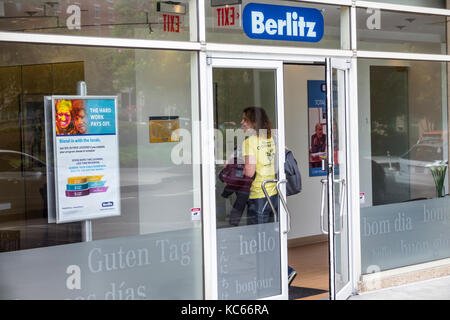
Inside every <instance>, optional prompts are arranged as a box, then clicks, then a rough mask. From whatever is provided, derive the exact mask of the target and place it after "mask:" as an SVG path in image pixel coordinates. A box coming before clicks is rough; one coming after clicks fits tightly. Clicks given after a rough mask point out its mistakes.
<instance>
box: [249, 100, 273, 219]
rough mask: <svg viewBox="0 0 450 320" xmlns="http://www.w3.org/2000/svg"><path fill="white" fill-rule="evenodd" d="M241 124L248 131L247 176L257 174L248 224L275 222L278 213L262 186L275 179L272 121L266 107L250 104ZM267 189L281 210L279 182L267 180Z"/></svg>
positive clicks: (251, 194)
mask: <svg viewBox="0 0 450 320" xmlns="http://www.w3.org/2000/svg"><path fill="white" fill-rule="evenodd" d="M241 127H242V130H244V132H245V133H246V134H249V137H248V138H247V139H246V140H245V141H244V142H243V144H242V154H243V156H244V161H245V164H244V175H245V176H246V177H253V176H255V178H254V180H253V183H252V185H251V187H250V195H249V200H248V202H247V224H257V223H267V222H272V221H274V214H276V213H274V212H272V208H271V206H270V204H269V202H268V201H267V198H266V196H265V194H264V192H263V190H262V186H261V184H262V183H263V181H265V180H272V179H275V155H276V147H275V142H274V140H273V137H272V123H271V122H270V119H269V117H268V116H267V114H266V112H265V111H264V109H262V108H259V107H248V108H246V109H244V111H243V114H242V121H241ZM266 190H267V193H268V195H269V197H270V200H271V202H272V204H273V206H274V209H275V210H278V209H277V208H278V193H277V189H276V184H275V183H267V184H266Z"/></svg>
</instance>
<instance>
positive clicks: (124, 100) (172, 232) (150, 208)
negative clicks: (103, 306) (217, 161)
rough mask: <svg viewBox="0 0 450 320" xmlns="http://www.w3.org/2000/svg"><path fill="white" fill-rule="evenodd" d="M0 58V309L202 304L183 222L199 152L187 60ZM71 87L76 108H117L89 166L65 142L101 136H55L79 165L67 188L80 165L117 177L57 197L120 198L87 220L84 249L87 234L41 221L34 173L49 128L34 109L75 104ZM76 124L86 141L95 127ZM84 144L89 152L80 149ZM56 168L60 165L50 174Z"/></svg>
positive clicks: (134, 55)
mask: <svg viewBox="0 0 450 320" xmlns="http://www.w3.org/2000/svg"><path fill="white" fill-rule="evenodd" d="M0 46H1V50H0V144H1V146H0V190H1V193H0V194H1V195H0V198H1V199H0V289H1V290H0V298H2V299H66V298H67V299H202V297H203V275H202V263H203V261H202V231H201V230H202V226H201V219H199V217H198V216H195V217H194V214H193V212H194V211H193V210H192V209H193V208H200V207H201V204H200V201H201V200H200V195H201V186H200V170H199V166H200V165H199V163H198V162H197V160H196V159H195V158H194V157H195V155H194V153H193V152H191V149H192V148H194V147H195V145H196V144H197V145H198V141H199V140H198V133H197V132H196V131H195V129H194V128H195V125H194V124H195V122H196V121H198V113H199V112H198V102H197V98H198V97H197V94H198V93H197V84H196V81H197V66H196V65H194V63H195V62H192V61H196V59H195V57H196V53H193V52H178V51H164V50H133V49H122V48H86V47H76V46H62V45H60V46H56V45H55V46H50V45H28V44H10V43H2V44H1V45H0ZM79 81H84V82H85V84H86V87H87V95H88V96H112V97H115V99H116V101H117V105H116V107H115V112H116V114H117V122H118V144H119V147H118V150H117V149H116V151H115V152H112V153H111V154H110V155H108V156H107V157H105V158H103V159H102V158H96V159H92V158H90V157H89V155H86V153H87V152H88V151H86V152H84V151H83V152H82V151H77V150H81V148H79V147H77V148H75V147H74V146H75V142H77V141H84V142H85V140H86V139H87V140H89V139H92V138H95V139H97V138H98V139H103V138H101V136H99V137H100V138H99V137H97V136H93V135H83V134H81V133H73V132H72V133H68V134H69V135H67V137H69V138H70V139H72V141H70V143H68V145H67V146H68V147H69V148H68V149H67V150H71V152H72V153H75V154H76V158H77V159H78V158H79V159H78V160H76V161H78V162H79V163H81V164H82V165H80V166H79V167H78V169H79V170H80V172H81V173H77V174H76V175H77V176H82V175H83V172H84V173H87V172H88V171H89V172H90V171H92V170H94V167H91V168H90V169H86V168H87V166H89V165H91V163H98V164H99V165H100V168H101V167H103V164H105V163H107V160H111V159H113V158H116V159H117V160H118V161H119V162H118V163H119V166H120V167H119V168H112V169H114V170H115V169H119V170H118V171H119V177H113V176H111V175H110V176H109V178H108V175H107V174H108V173H107V172H106V171H101V170H100V171H99V173H98V174H99V175H102V174H103V175H105V176H104V177H103V179H101V181H96V180H89V181H94V182H93V183H94V184H95V185H90V184H89V183H91V182H89V183H87V182H85V181H81V178H80V177H78V178H77V179H75V177H72V180H73V181H72V183H71V182H70V181H69V183H68V184H67V188H68V189H67V190H69V191H67V192H68V193H70V192H72V193H73V194H74V196H79V198H78V199H79V200H78V202H77V203H78V205H83V204H87V203H89V202H90V201H91V202H92V203H94V202H95V201H98V200H96V199H100V198H99V197H100V196H99V194H100V193H95V192H94V193H92V192H90V193H89V195H85V194H78V195H76V192H77V191H76V190H79V189H76V188H77V186H80V184H77V183H81V184H83V182H85V184H89V191H91V189H96V190H97V191H98V192H105V194H106V193H107V192H108V190H115V192H117V193H119V195H120V216H116V217H108V218H101V219H96V220H91V221H92V227H91V229H92V233H91V236H92V241H84V239H85V238H84V236H83V234H84V233H89V230H88V228H87V225H86V224H85V223H84V222H83V221H77V222H71V223H59V224H56V223H54V221H51V219H49V218H50V217H51V216H54V215H55V212H54V208H55V203H54V202H52V201H54V198H53V197H51V194H48V192H47V190H51V188H48V187H49V185H50V186H51V185H53V186H54V184H55V179H54V178H52V177H48V176H47V170H46V169H47V168H49V167H51V161H50V163H49V162H48V161H47V160H48V158H47V157H46V154H47V153H48V152H50V150H51V144H49V140H46V135H47V134H48V133H49V132H48V130H49V128H51V127H49V123H48V121H47V122H46V118H45V115H44V105H45V100H44V99H45V98H44V97H46V96H55V95H64V96H67V95H68V96H76V97H79V95H78V93H77V83H78V82H79ZM51 108H52V107H51ZM92 108H93V109H95V108H94V107H92ZM100 108H102V107H101V106H100V107H99V109H100ZM66 109H67V115H66V117H67V118H65V119H72V120H68V121H67V122H69V125H68V126H66V127H69V126H72V127H73V128H75V127H76V128H77V129H79V126H78V125H77V123H76V122H75V121H76V119H78V118H77V114H75V113H74V112H75V102H73V103H72V105H71V107H67V108H66ZM63 111H64V110H63V108H62V107H61V109H60V110H59V111H58V116H59V112H61V114H62V113H63ZM85 111H86V108H85ZM55 112H57V110H55ZM87 112H88V118H87V121H86V119H85V123H87V125H88V127H89V128H90V129H89V130H91V129H92V128H93V127H95V126H96V125H97V122H96V121H97V120H102V119H100V118H98V117H94V116H95V112H96V111H92V110H91V109H89V110H88V111H87ZM92 112H94V116H92V114H93V113H92ZM105 112H106V111H105ZM78 115H80V113H78ZM61 117H62V116H61ZM61 119H62V118H61ZM94 120H95V121H94ZM103 120H104V119H103ZM103 120H102V121H103ZM60 121H62V120H60ZM72 121H73V122H72ZM61 123H62V122H61ZM73 124H74V125H73ZM102 125H105V123H104V122H102ZM152 125H156V127H157V128H156V129H153V127H152ZM56 126H58V128H59V124H58V122H56ZM158 126H159V127H158ZM62 127H63V126H61V128H62ZM197 127H198V126H197ZM55 128H56V127H55ZM80 128H81V126H80ZM74 130H75V129H74ZM80 130H81V129H80ZM89 132H90V131H89ZM89 132H88V133H89ZM50 136H51V135H50ZM105 137H106V136H105ZM78 139H81V140H78ZM95 139H94V140H95ZM104 139H106V138H104ZM167 139H170V140H167ZM75 140H76V141H75ZM101 141H106V140H101ZM170 141H172V142H170ZM95 143H96V141H92V142H91V141H90V140H89V143H86V146H85V147H86V148H88V147H90V146H92V145H95V146H97V145H96V144H95ZM105 146H106V143H105V144H104V145H103V147H105ZM97 147H98V148H99V149H101V148H102V145H101V144H99V145H98V146H97ZM197 147H198V146H197ZM54 149H55V150H54V152H59V153H62V152H60V150H62V149H56V147H55V148H54ZM74 150H75V151H74ZM86 150H89V149H86ZM89 152H91V151H89ZM74 157H75V155H74ZM50 159H51V158H50ZM91 160H92V161H94V160H95V161H94V162H90V161H91ZM84 165H85V166H86V167H83V166H84ZM66 167H67V164H66V163H61V164H60V165H58V168H57V169H58V170H63V169H64V168H66ZM97 168H98V167H97V166H95V170H97ZM91 169H92V170H91ZM64 170H65V169H64ZM68 170H74V172H75V171H76V170H75V169H73V168H72V167H69V168H68ZM102 172H103V173H102ZM105 172H106V173H105ZM63 173H65V172H63ZM74 175H75V174H74ZM98 177H100V176H98ZM116 178H119V179H117V181H119V182H118V183H117V184H116V185H115V184H114V183H112V181H115V179H116ZM74 179H75V180H77V181H78V180H79V181H81V182H76V181H74ZM85 180H86V179H85ZM65 183H67V182H64V187H65ZM101 183H103V184H101ZM69 184H70V185H69ZM69 187H70V188H71V189H69ZM107 187H108V188H109V189H107ZM101 188H104V189H102V190H100V189H101ZM70 190H72V191H70ZM83 190H84V189H83ZM59 195H60V194H59ZM70 195H72V194H70ZM70 195H68V194H67V193H66V196H67V197H69V196H70ZM63 200H64V201H66V200H67V199H65V198H64V199H62V198H61V197H60V198H59V201H63ZM111 205H112V203H109V202H103V203H102V207H105V208H108V207H109V206H111ZM52 208H53V209H52ZM63 209H66V208H63ZM73 209H75V207H74V208H73ZM69 213H70V212H69ZM69 213H68V214H69ZM85 213H86V214H89V212H85ZM26 249H29V250H26ZM42 288H45V290H42ZM80 288H81V289H80ZM74 289H77V290H74Z"/></svg>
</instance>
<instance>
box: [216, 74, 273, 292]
mask: <svg viewBox="0 0 450 320" xmlns="http://www.w3.org/2000/svg"><path fill="white" fill-rule="evenodd" d="M213 85H214V115H215V116H214V121H215V129H216V147H215V152H216V176H217V180H216V219H217V228H218V230H217V259H218V260H217V264H218V280H219V283H218V287H219V299H257V298H263V297H268V296H273V295H278V294H281V277H280V272H281V269H280V262H281V258H280V234H279V219H278V216H276V215H274V213H273V211H272V209H271V206H270V203H269V202H268V201H267V199H266V197H265V195H264V192H263V190H262V188H261V184H262V182H263V181H265V180H270V179H275V178H276V176H277V174H276V172H277V167H278V165H277V146H276V143H275V142H276V129H277V127H276V120H277V118H276V105H277V104H276V72H275V70H258V69H227V68H215V69H213ZM266 188H267V193H268V195H269V196H270V199H271V201H272V204H273V206H274V209H275V210H277V211H278V207H279V206H278V194H277V191H276V188H275V184H274V183H268V184H267V185H266Z"/></svg>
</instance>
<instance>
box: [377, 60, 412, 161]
mask: <svg viewBox="0 0 450 320" xmlns="http://www.w3.org/2000/svg"><path fill="white" fill-rule="evenodd" d="M370 103H371V106H370V110H371V114H370V118H371V138H372V155H373V156H386V153H387V151H389V152H390V154H391V155H397V156H398V155H401V154H403V153H404V152H406V151H407V150H408V148H409V143H408V133H409V127H408V125H407V123H408V118H407V117H408V113H409V112H408V111H409V109H408V73H407V69H406V68H395V67H384V66H371V67H370ZM402 124H403V125H402Z"/></svg>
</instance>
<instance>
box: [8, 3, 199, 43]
mask: <svg viewBox="0 0 450 320" xmlns="http://www.w3.org/2000/svg"><path fill="white" fill-rule="evenodd" d="M196 11H197V10H196V1H194V0H182V1H179V2H172V1H156V0H135V1H128V0H108V1H90V0H68V1H48V2H44V1H35V0H20V1H1V2H0V12H3V15H2V16H0V30H1V31H15V32H31V33H49V34H64V35H80V36H96V37H118V38H137V39H149V40H184V41H189V40H191V41H196V40H197V36H196V31H195V32H194V31H193V30H196V16H195V12H196ZM190 33H192V34H190Z"/></svg>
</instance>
